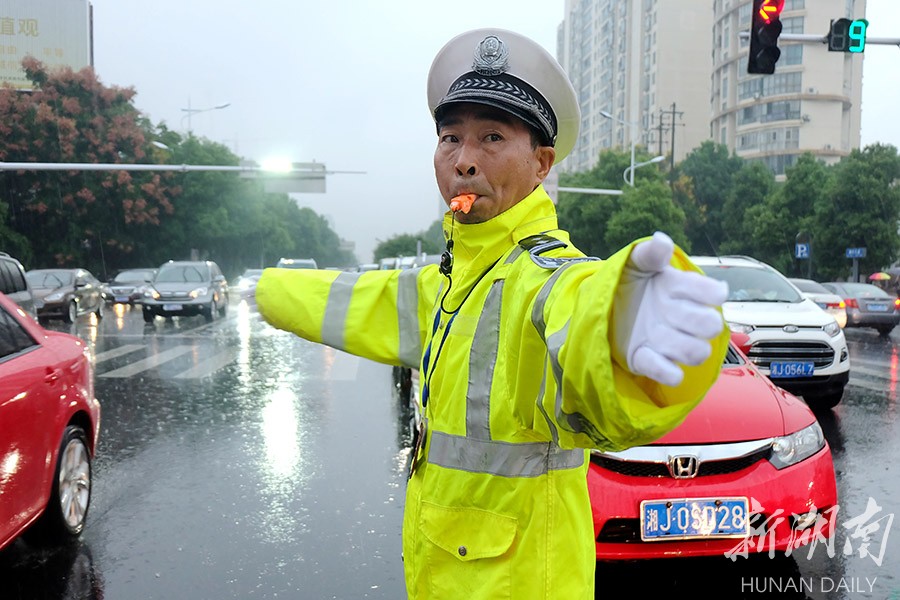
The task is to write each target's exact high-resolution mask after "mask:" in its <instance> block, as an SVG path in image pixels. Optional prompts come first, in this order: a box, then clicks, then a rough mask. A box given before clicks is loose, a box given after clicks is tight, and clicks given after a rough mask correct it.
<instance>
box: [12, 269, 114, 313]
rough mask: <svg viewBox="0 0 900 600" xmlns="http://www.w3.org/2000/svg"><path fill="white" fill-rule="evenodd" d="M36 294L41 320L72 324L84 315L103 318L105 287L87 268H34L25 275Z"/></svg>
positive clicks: (36, 303)
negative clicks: (92, 314) (56, 320)
mask: <svg viewBox="0 0 900 600" xmlns="http://www.w3.org/2000/svg"><path fill="white" fill-rule="evenodd" d="M25 277H27V278H28V284H29V285H30V286H31V291H32V293H33V294H34V298H35V305H36V306H37V316H38V319H42V320H43V319H62V320H63V321H65V322H67V323H72V322H74V321H75V319H77V318H78V317H80V316H81V315H86V314H90V313H94V314H95V315H97V318H98V319H102V318H103V304H104V301H103V288H102V285H103V284H101V283H100V281H99V280H97V278H96V277H94V276H93V275H92V274H91V273H90V271H87V270H86V269H77V268H76V269H34V270H32V271H28V273H26V274H25Z"/></svg>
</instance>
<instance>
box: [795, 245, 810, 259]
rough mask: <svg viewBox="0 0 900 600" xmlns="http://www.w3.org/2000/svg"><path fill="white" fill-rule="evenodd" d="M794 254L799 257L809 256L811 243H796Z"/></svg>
mask: <svg viewBox="0 0 900 600" xmlns="http://www.w3.org/2000/svg"><path fill="white" fill-rule="evenodd" d="M794 246H795V247H794V256H796V257H797V258H809V244H795V245H794Z"/></svg>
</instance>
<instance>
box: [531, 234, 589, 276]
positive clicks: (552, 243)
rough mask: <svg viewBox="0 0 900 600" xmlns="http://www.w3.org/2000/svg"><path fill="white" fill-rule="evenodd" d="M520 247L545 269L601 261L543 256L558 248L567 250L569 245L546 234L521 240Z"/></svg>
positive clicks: (573, 257)
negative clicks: (574, 263)
mask: <svg viewBox="0 0 900 600" xmlns="http://www.w3.org/2000/svg"><path fill="white" fill-rule="evenodd" d="M519 246H521V248H522V249H523V250H525V251H526V252H528V256H530V257H531V261H532V262H533V263H534V264H536V265H537V266H539V267H541V268H544V269H558V268H560V267H561V266H563V265H567V264H569V263H573V262H589V261H594V260H600V259H599V258H597V257H595V256H570V257H559V258H554V257H550V256H541V255H542V254H543V253H544V252H549V251H550V250H556V249H557V248H566V247H567V246H568V244H566V243H565V242H564V241H562V240H559V239H556V238H555V237H553V236H552V235H547V234H546V233H538V234H536V235H531V236H528V237H527V238H523V239H521V240H519Z"/></svg>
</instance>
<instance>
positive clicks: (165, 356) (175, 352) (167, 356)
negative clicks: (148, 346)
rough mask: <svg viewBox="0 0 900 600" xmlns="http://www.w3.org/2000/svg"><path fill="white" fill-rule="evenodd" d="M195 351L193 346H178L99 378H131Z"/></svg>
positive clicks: (108, 372) (101, 375)
mask: <svg viewBox="0 0 900 600" xmlns="http://www.w3.org/2000/svg"><path fill="white" fill-rule="evenodd" d="M193 350H194V346H193V345H184V346H176V347H174V348H171V349H169V350H166V351H165V352H159V353H157V354H154V355H153V356H150V357H148V358H145V359H143V360H139V361H136V362H133V363H131V364H130V365H126V366H124V367H122V368H120V369H113V370H112V371H107V372H106V373H101V374H100V375H99V377H119V378H121V377H131V376H132V375H137V374H138V373H140V372H142V371H147V370H149V369H153V368H154V367H158V366H159V365H161V364H163V363H164V362H166V361H170V360H172V359H173V358H177V357H179V356H181V355H182V354H187V353H188V352H192V351H193Z"/></svg>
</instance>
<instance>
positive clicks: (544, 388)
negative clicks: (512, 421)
mask: <svg viewBox="0 0 900 600" xmlns="http://www.w3.org/2000/svg"><path fill="white" fill-rule="evenodd" d="M546 393H547V368H546V367H544V374H543V376H542V377H541V389H540V390H538V399H537V407H538V410H539V411H540V412H541V414H542V415H544V420H545V421H547V427H548V428H549V429H550V437H551V439H552V440H553V443H554V444H556V445H557V446H558V445H559V432H558V431H557V430H556V423H554V422H553V419H551V418H550V415H548V414H547V411H546V410H544V403H543V402H541V399H542V398H543V397H544V394H546Z"/></svg>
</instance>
